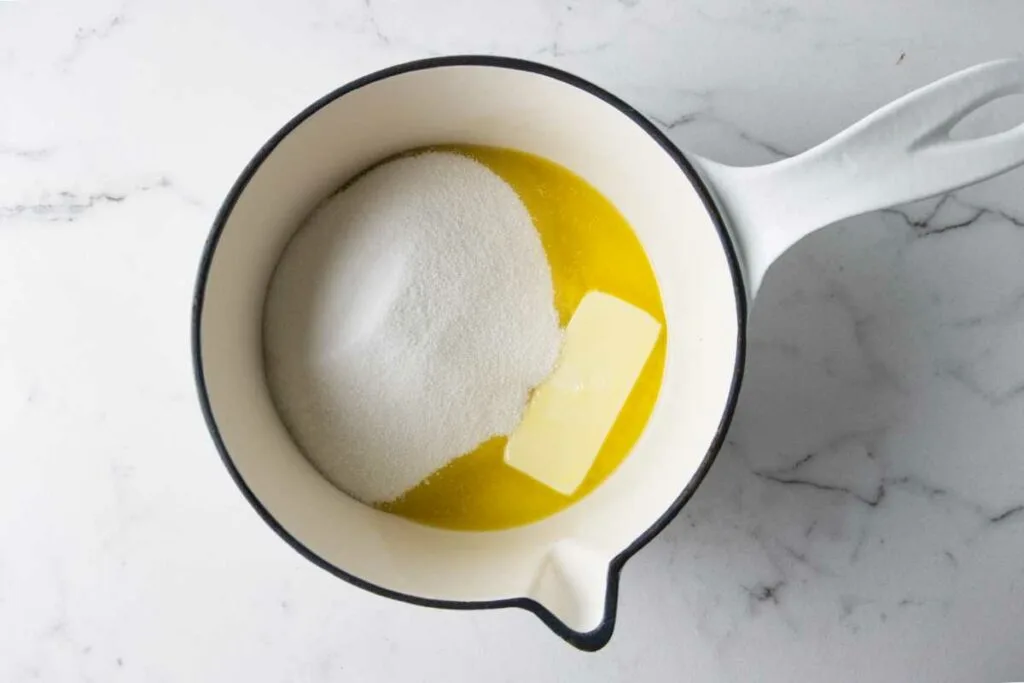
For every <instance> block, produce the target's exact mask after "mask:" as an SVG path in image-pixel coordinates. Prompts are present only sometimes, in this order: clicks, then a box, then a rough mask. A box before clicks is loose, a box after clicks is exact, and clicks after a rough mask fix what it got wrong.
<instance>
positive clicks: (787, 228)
mask: <svg viewBox="0 0 1024 683" xmlns="http://www.w3.org/2000/svg"><path fill="white" fill-rule="evenodd" d="M1022 92H1024V60H1019V59H1010V60H1002V61H996V62H990V63H988V64H982V65H979V66H975V67H973V68H970V69H966V70H964V71H961V72H959V73H956V74H953V75H951V76H947V77H946V78H943V79H942V80H939V81H936V82H935V83H932V84H931V85H928V86H925V87H923V88H921V89H920V90H917V91H915V92H912V93H910V94H909V95H905V96H903V97H901V98H900V99H898V100H896V101H895V102H893V103H891V104H889V105H887V106H885V107H882V108H881V109H879V110H878V111H876V112H874V113H873V114H871V115H869V116H868V117H867V118H864V119H862V120H861V121H859V122H857V123H855V124H854V125H852V126H851V127H849V128H847V129H846V130H844V131H843V132H841V133H839V134H838V135H836V136H835V137H833V138H831V139H830V140H827V141H825V142H823V143H822V144H820V145H818V146H817V147H814V148H812V149H810V150H808V151H806V152H804V153H803V154H800V155H798V156H795V157H792V158H789V159H785V160H783V161H779V162H776V163H772V164H767V165H764V166H754V167H749V168H738V167H733V166H726V165H723V164H719V163H716V162H713V161H709V160H707V159H700V158H698V159H696V163H697V166H698V168H699V170H700V172H701V175H702V176H703V177H704V178H705V180H706V181H707V182H708V184H709V185H710V186H711V191H712V194H713V195H714V196H715V200H716V202H717V203H718V204H719V207H720V208H721V209H722V211H723V212H724V214H725V216H726V220H727V222H728V224H729V228H730V231H731V232H732V235H733V238H734V239H735V240H736V241H737V243H738V247H739V250H740V253H741V258H742V260H743V265H744V273H745V276H746V285H747V291H748V292H749V295H750V297H751V298H753V296H754V294H755V293H756V292H757V289H758V288H759V287H760V284H761V280H762V278H763V277H764V274H765V272H766V271H767V270H768V267H769V266H770V265H771V264H772V262H773V261H774V260H775V259H776V258H778V256H779V255H781V254H782V253H783V252H784V251H785V250H786V249H788V248H789V247H790V246H792V245H793V244H794V243H795V242H797V241H798V240H799V239H801V238H802V237H804V236H805V235H807V234H808V233H810V232H813V231H814V230H816V229H818V228H820V227H823V226H825V225H828V224H829V223H833V222H835V221H837V220H840V219H843V218H848V217H850V216H855V215H858V214H861V213H865V212H867V211H873V210H875V209H880V208H883V207H887V206H892V205H894V204H901V203H904V202H909V201H914V200H917V199H922V198H924V197H929V196H932V195H936V194H940V193H942V192H947V191H949V190H953V189H956V188H958V187H962V186H964V185H970V184H971V183H976V182H978V181H980V180H984V179H986V178H989V177H991V176H994V175H997V174H999V173H1002V172H1004V171H1007V170H1009V169H1011V168H1014V167H1016V166H1019V165H1021V164H1022V163H1024V124H1021V125H1018V126H1016V127H1015V128H1012V129H1010V130H1007V131H1004V132H1001V133H995V134H993V135H988V136H985V137H981V138H976V139H969V140H954V139H952V138H951V137H950V131H951V130H952V129H953V127H954V126H956V124H957V123H959V122H960V121H961V120H962V119H963V118H964V117H965V116H967V115H968V114H970V113H971V112H973V111H975V110H976V109H978V108H979V107H982V106H984V105H985V104H987V103H989V102H992V101H993V100H996V99H999V98H1001V97H1005V96H1007V95H1013V94H1017V93H1022ZM688 156H691V157H692V155H688Z"/></svg>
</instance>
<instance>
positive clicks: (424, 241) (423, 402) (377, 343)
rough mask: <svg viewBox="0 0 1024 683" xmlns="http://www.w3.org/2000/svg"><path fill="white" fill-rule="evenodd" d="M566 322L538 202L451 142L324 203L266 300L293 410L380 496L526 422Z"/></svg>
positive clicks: (352, 479) (276, 380)
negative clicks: (535, 207)
mask: <svg viewBox="0 0 1024 683" xmlns="http://www.w3.org/2000/svg"><path fill="white" fill-rule="evenodd" d="M560 335H561V332H560V330H559V327H558V315H557V313H556V312H555V309H554V302H553V290H552V286H551V270H550V267H549V265H548V262H547V258H546V256H545V254H544V249H543V246H542V245H541V242H540V237H539V235H538V234H537V231H536V229H535V228H534V226H533V222H532V221H531V219H530V215H529V213H528V212H527V210H526V207H525V206H524V205H523V203H522V202H521V201H520V199H519V197H518V196H517V195H516V193H515V191H514V190H513V189H512V188H511V187H510V186H509V185H508V184H506V183H505V182H504V181H503V180H502V179H501V178H499V177H498V176H497V175H495V174H494V173H493V172H492V171H491V170H490V169H488V168H487V167H486V166H484V165H482V164H480V163H478V162H476V161H474V160H472V159H469V158H467V157H464V156H461V155H458V154H453V153H447V152H427V153H423V154H419V155H417V156H412V157H404V158H399V159H396V160H394V161H390V162H387V163H385V164H383V165H381V166H378V167H376V168H374V169H372V170H370V171H369V172H367V173H366V174H365V175H363V176H361V177H360V178H358V179H357V180H356V181H355V182H354V183H352V184H351V185H350V186H349V187H347V188H345V189H344V190H343V191H341V192H340V193H338V194H337V195H335V196H333V197H331V198H330V199H328V200H327V201H326V202H325V203H324V204H322V205H321V206H320V207H319V208H318V209H317V210H316V211H315V212H314V213H313V214H312V215H311V216H310V218H309V219H308V221H307V222H306V224H305V225H304V226H303V227H302V228H301V229H300V230H299V231H298V232H297V233H296V235H295V237H294V238H293V239H292V240H291V242H290V243H289V244H288V246H287V248H286V249H285V251H284V254H283V255H282V257H281V261H280V263H279V264H278V266H277V270H276V271H275V273H274V276H273V279H272V281H271V284H270V288H269V291H268V294H267V303H266V310H265V312H264V352H265V357H266V370H267V379H268V382H269V386H270V390H271V393H272V395H273V397H274V401H275V403H276V405H277V407H278V410H279V411H280V413H281V416H282V419H283V420H284V422H285V424H286V425H287V426H288V429H289V431H290V432H291V434H292V436H293V438H294V439H295V440H296V442H297V443H298V445H299V447H300V448H301V449H302V450H303V451H304V453H305V454H306V457H307V458H308V459H309V460H310V461H311V462H312V463H313V464H314V465H315V466H316V468H317V469H318V470H320V472H321V473H323V474H324V476H326V477H327V478H328V479H329V480H330V481H331V482H333V483H334V485H335V486H337V487H338V488H340V489H342V490H343V491H346V492H347V493H349V494H350V495H352V496H353V497H355V498H358V499H359V500H362V501H364V502H367V503H378V502H386V501H391V500H394V499H395V498H397V497H398V496H400V495H401V494H402V493H404V492H406V491H407V490H409V489H410V488H412V487H413V486H415V485H416V484H418V483H420V482H421V481H422V480H423V479H425V478H426V477H428V476H429V475H430V474H431V473H433V472H435V471H436V470H438V469H439V468H441V467H442V466H444V465H445V464H446V463H448V462H449V461H451V460H452V459H454V458H456V457H458V456H460V455H463V454H465V453H467V452H469V451H471V450H473V449H474V448H475V447H476V446H477V445H479V444H480V443H481V442H483V441H485V440H487V439H489V438H491V437H492V436H496V435H502V434H508V433H509V432H511V431H512V430H513V429H514V428H515V427H516V425H517V424H518V423H519V421H520V418H521V417H522V413H523V409H524V407H525V404H526V401H527V395H528V392H529V390H530V389H532V388H533V387H534V386H536V385H537V384H539V383H540V382H541V381H543V380H544V379H545V378H546V377H547V376H548V374H550V372H551V370H552V368H553V365H554V362H555V359H556V358H557V355H558V350H559V344H560Z"/></svg>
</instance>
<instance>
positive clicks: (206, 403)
mask: <svg viewBox="0 0 1024 683" xmlns="http://www.w3.org/2000/svg"><path fill="white" fill-rule="evenodd" d="M446 66H487V67H496V68H501V69H515V70H518V71H527V72H530V73H534V74H539V75H542V76H547V77H548V78H554V79H556V80H558V81H561V82H563V83H566V84H568V85H571V86H574V87H576V88H579V89H580V90H583V91H585V92H587V93H589V94H591V95H593V96H595V97H597V98H599V99H601V100H603V101H604V102H606V103H608V104H610V105H612V106H614V107H615V108H616V109H618V110H619V111H621V112H622V113H623V114H625V115H626V116H628V117H629V118H630V119H632V121H633V122H634V123H635V124H636V125H638V126H640V128H642V129H643V130H644V131H645V132H646V133H647V134H648V135H650V136H651V138H653V139H654V140H655V142H657V143H658V144H659V145H661V147H662V149H664V150H665V152H666V153H667V154H668V155H669V156H670V157H672V159H674V160H675V162H676V164H678V166H679V168H680V169H681V170H682V171H683V173H684V174H685V175H686V177H687V178H688V179H689V181H690V183H691V184H692V185H693V187H694V188H695V189H696V190H697V193H698V194H699V195H700V198H701V201H703V203H704V208H705V209H706V210H707V212H708V213H709V214H710V215H711V218H712V220H713V222H714V224H715V227H716V229H717V230H718V236H719V239H720V240H721V242H722V247H723V248H724V249H725V253H726V257H727V259H728V262H729V268H730V269H731V271H732V281H733V288H734V290H735V295H736V311H737V323H738V324H737V329H738V332H737V339H736V361H735V367H734V369H733V379H732V386H731V387H730V389H729V396H728V400H727V402H726V406H725V410H724V411H723V413H722V419H721V421H720V423H719V425H718V430H717V431H716V433H715V437H714V439H713V440H712V442H711V444H710V446H709V448H708V451H707V454H705V456H704V459H703V460H702V461H701V464H700V466H699V467H698V468H697V471H696V473H695V474H694V475H693V478H692V479H690V482H689V483H688V484H687V485H686V488H684V489H683V491H682V492H681V493H680V494H679V497H677V498H676V499H675V501H674V502H673V503H672V505H671V506H669V508H668V509H667V510H666V511H665V512H664V513H663V514H662V515H661V517H659V518H658V520H657V521H655V522H654V524H652V525H651V526H650V527H649V528H648V529H647V530H646V531H644V533H642V534H641V535H640V536H639V537H638V538H637V539H636V540H634V541H633V542H632V543H631V544H630V545H629V546H628V547H627V548H626V549H625V550H623V551H622V552H621V553H619V554H618V555H616V556H615V558H614V559H612V561H611V563H610V564H609V567H608V590H607V594H606V595H607V597H606V602H605V610H604V619H603V620H602V622H601V624H600V625H599V626H598V627H597V628H595V629H594V630H592V631H587V632H585V633H581V632H579V631H574V630H573V629H571V628H569V627H568V626H566V625H565V624H564V623H562V622H561V621H560V620H559V619H558V618H557V617H555V616H554V614H552V613H551V612H549V611H548V610H547V609H546V608H545V607H544V606H543V605H541V604H540V603H538V602H536V601H534V600H532V599H531V598H527V597H521V598H510V599H506V600H490V601H475V602H462V601H454V600H434V599H429V598H421V597H417V596H415V595H407V594H405V593H399V592H396V591H393V590H389V589H387V588H383V587H381V586H377V585H375V584H372V583H370V582H368V581H365V580H363V579H360V578H359V577H357V576H353V575H351V574H348V573H347V572H345V571H344V570H342V569H340V568H338V567H336V566H334V565H333V564H331V563H330V562H328V561H326V560H325V559H323V558H322V557H320V556H319V555H317V554H316V553H314V552H313V551H312V550H310V549H309V548H307V547H306V546H304V545H303V544H302V543H301V542H299V540H298V539H296V538H295V537H294V536H292V535H291V534H289V533H288V531H287V530H286V529H285V528H284V527H282V526H281V525H280V524H279V523H278V521H277V520H276V519H275V518H274V516H273V515H272V514H271V513H270V511H268V510H267V509H266V508H265V507H264V506H263V504H262V503H261V502H260V501H259V499H258V498H257V497H256V495H255V494H254V493H253V492H252V490H250V489H249V487H248V486H247V485H246V483H245V481H244V480H243V479H242V476H241V474H240V473H239V471H238V469H237V468H236V467H235V464H234V462H233V460H232V459H231V454H230V453H229V452H228V449H227V447H226V446H225V444H224V441H223V440H222V439H221V436H220V431H219V429H218V427H217V421H216V420H215V419H214V416H213V410H212V408H211V406H210V400H209V395H208V393H207V390H206V380H205V378H204V373H203V358H202V354H201V351H200V334H201V320H202V313H203V301H204V297H205V293H206V280H207V276H208V275H209V271H210V264H211V262H212V260H213V254H214V252H215V251H216V249H217V243H218V241H219V240H220V235H221V232H222V231H223V229H224V225H225V224H226V223H227V219H228V217H229V216H230V215H231V212H232V210H233V209H234V207H235V203H236V202H237V201H238V198H239V197H240V196H241V194H242V192H243V191H244V190H245V188H246V186H247V185H248V184H249V181H250V180H251V179H252V177H253V175H254V174H255V173H256V171H257V169H258V168H259V167H260V165H261V164H262V163H263V162H264V161H265V160H266V158H267V157H268V156H269V155H270V154H271V152H273V151H274V149H275V148H276V147H277V145H278V144H280V142H281V141H282V140H283V139H284V138H285V137H286V136H287V135H288V134H289V133H291V132H292V131H293V130H294V129H295V128H297V127H298V126H299V125H300V124H301V123H303V122H304V121H305V120H306V119H307V118H309V117H310V116H312V115H313V114H315V113H316V112H317V111H319V110H320V109H322V108H323V107H325V106H326V105H328V104H330V103H331V102H333V101H334V100H336V99H338V98H339V97H341V96H342V95H345V94H346V93H350V92H352V91H353V90H357V89H359V88H361V87H363V86H366V85H369V84H371V83H374V82H376V81H380V80H382V79H385V78H389V77H391V76H395V75H398V74H402V73H407V72H410V71H419V70H422V69H433V68H437V67H446ZM746 318H747V296H746V291H745V289H744V286H743V278H742V275H741V271H740V267H739V260H738V258H737V256H736V250H735V248H734V246H733V244H732V241H731V240H730V238H729V234H728V232H727V231H726V227H725V222H724V220H723V219H722V215H721V213H720V212H719V210H718V207H717V206H716V205H715V203H714V201H713V200H712V198H711V193H710V191H709V190H708V188H707V186H706V185H705V184H704V182H703V181H702V180H701V178H700V176H699V175H698V174H697V172H696V170H695V169H694V168H693V166H692V165H691V164H690V162H689V161H687V159H686V157H684V156H683V154H682V153H681V152H680V151H679V149H678V148H677V147H676V146H675V145H674V144H672V142H671V141H669V139H668V138H667V137H665V135H664V134H663V133H662V132H661V131H660V130H658V129H657V128H656V127H655V126H654V125H653V124H652V123H651V122H650V121H648V120H647V119H646V118H644V116H643V115H641V114H640V113H639V112H638V111H636V110H635V109H633V107H631V106H630V105H628V104H626V103H625V102H623V101H622V100H620V99H619V98H617V97H615V96H614V95H612V94H611V93H608V92H606V91H605V90H603V89H602V88H599V87H598V86H596V85H594V84H593V83H590V82H588V81H586V80H583V79H582V78H579V77H577V76H573V75H572V74H569V73H566V72H564V71H561V70H559V69H556V68H553V67H550V66H545V65H543V64H537V63H535V62H529V61H525V60H521V59H514V58H511V57H490V56H479V55H465V56H452V57H434V58H430V59H421V60H417V61H412V62H407V63H405V64H399V65H396V66H392V67H389V68H387V69H383V70H381V71H377V72H376V73H373V74H370V75H368V76H364V77H363V78H360V79H358V80H355V81H352V82H351V83H349V84H347V85H344V86H342V87H340V88H338V89H337V90H335V91H334V92H332V93H330V94H328V95H326V96H324V97H322V98H320V99H319V100H317V101H316V102H314V103H313V104H312V105H310V106H309V107H307V108H306V109H305V110H303V111H302V112H301V113H299V114H298V115H297V116H295V118H293V119H292V120H291V121H289V122H288V123H287V124H286V125H285V126H284V127H283V128H281V130H279V131H278V132H277V133H276V134H275V135H274V136H273V137H272V138H270V140H268V141H267V142H266V144H264V145H263V147H262V148H261V149H260V150H259V152H257V153H256V156H254V157H253V159H252V160H251V161H250V162H249V164H248V165H247V166H246V167H245V170H243V171H242V174H241V175H240V176H239V177H238V180H236V181H235V184H234V186H233V187H232V188H231V192H229V193H228V196H227V198H226V199H225V200H224V203H223V204H222V205H221V207H220V210H219V211H218V212H217V217H216V219H215V220H214V223H213V228H212V229H211V231H210V235H209V237H208V238H207V240H206V245H205V247H204V248H203V256H202V260H201V261H200V264H199V274H198V277H197V280H196V288H195V292H194V294H193V298H192V364H193V369H194V371H195V379H196V386H197V389H198V391H199V403H200V406H201V407H202V411H203V417H204V418H205V419H206V426H207V427H208V428H209V430H210V435H211V436H212V437H213V441H214V443H215V444H216V446H217V450H218V451H219V452H220V457H221V460H222V461H223V462H224V465H225V466H226V467H227V469H228V472H229V473H230V474H231V478H232V479H234V481H235V484H236V485H237V486H238V488H239V489H240V490H241V491H242V494H243V495H244V496H245V498H246V500H248V501H249V504H250V505H252V506H253V508H255V510H256V512H257V513H259V515H260V517H262V518H263V521H264V522H266V523H267V524H268V525H269V526H270V528H271V529H273V530H274V531H275V532H276V533H277V535H278V536H280V537H281V538H282V539H284V541H285V542H287V543H288V544H289V545H290V546H291V547H292V548H294V549H295V550H296V551H298V552H299V553H300V554H301V555H302V556H303V557H305V558H306V559H307V560H309V561H310V562H312V563H313V564H315V565H317V566H318V567H320V568H321V569H324V570H326V571H328V572H330V573H331V574H333V575H335V576H337V577H339V578H341V579H344V580H345V581H348V582H349V583H351V584H353V585H356V586H359V587H360V588H363V589H365V590H368V591H370V592H372V593H376V594H378V595H382V596H384V597H388V598H393V599H395V600H402V601H404V602H408V603H412V604H415V605H423V606H426V607H438V608H444V609H464V610H477V609H498V608H505V607H518V608H521V609H525V610H527V611H528V612H532V613H533V614H535V615H536V616H537V617H538V618H540V620H541V621H543V622H544V623H545V624H546V625H547V626H548V627H549V628H550V629H551V630H552V631H554V632H555V633H557V634H558V635H559V636H561V637H562V638H563V639H565V640H566V641H567V642H568V643H570V644H572V645H573V646H575V647H577V648H579V649H581V650H587V651H594V650H599V649H600V648H602V647H604V646H605V645H606V644H607V643H608V640H609V639H610V638H611V636H612V631H613V630H614V628H615V616H616V606H617V604H618V592H619V576H620V574H621V573H622V567H623V565H625V563H626V561H627V560H628V559H629V558H630V557H632V556H633V555H634V554H636V553H637V551H639V550H640V549H641V548H643V547H644V546H645V545H647V544H648V543H649V542H650V541H651V539H653V538H654V537H655V536H656V535H658V533H660V532H661V530H662V529H664V528H665V527H666V526H667V525H668V523H669V522H671V521H672V520H673V519H674V518H675V516H676V515H677V514H678V513H679V511H680V510H681V509H682V507H683V506H684V505H685V504H686V502H687V501H688V500H689V499H690V497H691V496H693V493H694V492H695V491H696V490H697V487H698V486H699V485H700V483H701V481H703V479H704V477H705V476H706V475H707V473H708V470H709V469H710V467H711V464H712V462H714V459H715V456H716V455H717V454H718V451H719V449H720V448H721V446H722V441H723V440H724V438H725V433H726V431H727V430H728V427H729V423H730V422H731V421H732V416H733V413H734V412H735V410H736V401H737V398H738V396H739V389H740V384H741V382H742V379H743V364H744V359H745V356H746Z"/></svg>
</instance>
